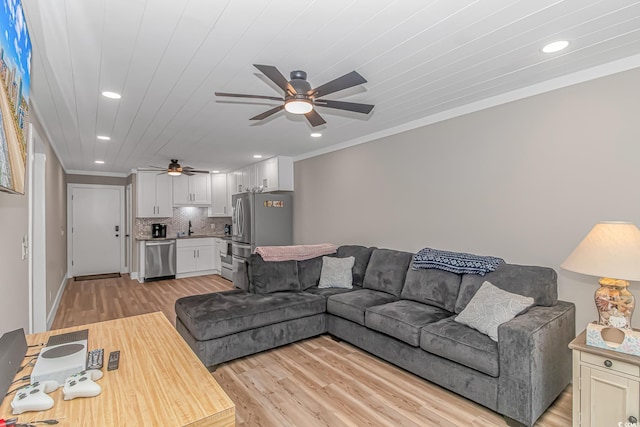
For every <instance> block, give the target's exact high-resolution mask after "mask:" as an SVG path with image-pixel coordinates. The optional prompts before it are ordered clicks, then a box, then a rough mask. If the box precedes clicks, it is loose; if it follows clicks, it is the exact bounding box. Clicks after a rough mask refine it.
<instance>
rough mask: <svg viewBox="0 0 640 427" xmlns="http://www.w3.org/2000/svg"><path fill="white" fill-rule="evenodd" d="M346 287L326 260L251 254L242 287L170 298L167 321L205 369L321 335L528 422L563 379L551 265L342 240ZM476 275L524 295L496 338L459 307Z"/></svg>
mask: <svg viewBox="0 0 640 427" xmlns="http://www.w3.org/2000/svg"><path fill="white" fill-rule="evenodd" d="M333 256H334V257H338V258H348V257H353V258H354V264H353V267H352V270H351V272H352V284H353V287H352V289H344V288H321V287H319V286H318V284H319V281H320V276H321V271H322V265H323V258H322V257H317V258H313V259H310V260H305V261H279V262H265V261H263V260H262V258H261V257H260V256H259V255H255V254H254V255H252V256H251V258H250V260H249V263H248V268H247V270H248V280H247V283H248V289H234V290H230V291H225V292H217V293H211V294H205V295H194V296H189V297H185V298H181V299H179V300H178V301H176V305H175V308H176V315H177V319H176V328H177V330H178V331H179V333H180V334H181V335H182V336H183V338H184V339H185V341H186V342H187V343H188V344H189V345H190V347H191V348H192V349H193V351H194V352H195V353H196V354H197V355H198V357H199V358H200V359H201V360H202V362H203V363H204V364H205V365H206V366H209V367H212V368H213V367H215V366H216V365H218V364H220V363H223V362H226V361H229V360H233V359H236V358H239V357H243V356H247V355H250V354H254V353H257V352H260V351H264V350H268V349H271V348H275V347H278V346H281V345H285V344H289V343H292V342H295V341H298V340H302V339H306V338H310V337H313V336H317V335H320V334H325V333H328V334H330V335H332V336H333V337H335V338H336V339H340V340H344V341H346V342H349V343H351V344H353V345H355V346H357V347H359V348H361V349H363V350H365V351H367V352H369V353H372V354H374V355H376V356H377V357H380V358H382V359H384V360H386V361H388V362H391V363H393V364H395V365H397V366H399V367H401V368H403V369H406V370H407V371H410V372H412V373H414V374H415V375H418V376H420V377H422V378H424V379H426V380H428V381H431V382H433V383H436V384H438V385H440V386H442V387H444V388H447V389H449V390H451V391H453V392H455V393H457V394H459V395H461V396H464V397H466V398H468V399H470V400H472V401H474V402H477V403H479V404H481V405H483V406H485V407H487V408H489V409H491V410H493V411H495V412H498V413H500V414H502V415H503V416H504V417H505V419H506V420H507V422H508V423H509V424H510V425H526V426H531V425H533V424H534V423H535V422H536V420H537V419H538V418H539V417H540V415H542V413H543V412H544V411H545V410H546V409H547V408H548V407H549V405H551V403H552V402H553V401H554V400H555V399H556V397H557V396H558V395H559V394H560V393H561V392H562V391H563V389H564V388H565V387H566V386H567V385H568V384H569V382H570V380H571V353H570V350H569V349H568V347H567V346H568V343H569V342H570V341H571V340H572V339H573V337H574V335H575V333H574V332H575V307H574V305H573V304H572V303H569V302H564V301H558V299H557V275H556V272H555V271H554V270H553V269H550V268H546V267H537V266H520V265H513V264H506V263H505V264H501V265H500V266H498V267H497V268H496V269H495V271H492V272H489V273H487V274H485V275H484V276H481V275H478V274H456V273H451V272H448V271H443V270H438V269H421V270H414V269H412V268H411V262H412V257H413V254H411V253H408V252H402V251H396V250H389V249H378V248H367V247H362V246H341V247H339V248H338V251H337V253H336V254H334V255H333ZM485 281H488V282H490V283H491V284H493V285H494V286H495V287H497V288H499V289H501V290H504V291H507V292H510V293H515V294H518V295H522V296H526V297H530V298H532V299H533V306H532V307H530V308H529V309H528V310H527V311H525V312H524V313H522V314H520V315H518V316H516V317H515V318H513V319H512V320H510V321H507V322H506V323H503V324H501V325H500V326H499V327H498V332H497V341H494V340H493V339H491V338H490V337H489V336H487V335H485V334H483V333H481V332H479V331H478V330H476V329H473V328H471V327H469V326H467V325H465V324H461V323H459V322H457V321H456V320H455V319H456V316H458V315H460V313H461V312H462V311H463V310H464V309H465V307H466V306H467V305H468V304H469V302H470V301H471V300H472V298H473V297H474V295H475V294H476V292H478V290H479V289H480V287H481V286H482V285H483V283H484V282H485Z"/></svg>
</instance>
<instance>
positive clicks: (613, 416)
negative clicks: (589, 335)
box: [569, 331, 640, 427]
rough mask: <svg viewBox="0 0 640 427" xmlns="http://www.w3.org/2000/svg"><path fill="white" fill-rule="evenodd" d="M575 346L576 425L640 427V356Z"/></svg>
mask: <svg viewBox="0 0 640 427" xmlns="http://www.w3.org/2000/svg"><path fill="white" fill-rule="evenodd" d="M585 337H586V333H585V331H582V333H581V334H580V335H578V336H577V337H576V338H575V339H574V340H573V341H571V343H570V344H569V348H570V349H571V350H573V426H574V427H578V426H581V427H585V426H589V427H592V426H593V427H602V426H613V427H617V426H622V427H631V426H633V427H636V426H638V427H640V422H638V420H640V357H638V356H633V355H630V354H624V353H618V352H615V351H611V350H605V349H602V348H598V347H593V346H588V345H587V344H586V340H585Z"/></svg>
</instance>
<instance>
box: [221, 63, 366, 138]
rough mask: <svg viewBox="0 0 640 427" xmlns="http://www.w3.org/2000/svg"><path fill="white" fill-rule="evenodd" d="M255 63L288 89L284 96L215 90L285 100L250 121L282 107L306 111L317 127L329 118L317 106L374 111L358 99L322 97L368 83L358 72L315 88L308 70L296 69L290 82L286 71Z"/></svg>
mask: <svg viewBox="0 0 640 427" xmlns="http://www.w3.org/2000/svg"><path fill="white" fill-rule="evenodd" d="M253 66H254V67H256V68H257V69H258V70H260V71H261V72H262V73H263V74H264V75H265V76H267V77H268V78H269V79H270V80H271V81H273V82H274V83H275V84H276V85H278V87H279V88H280V89H282V90H283V91H284V98H278V97H275V96H262V95H244V94H239V93H223V92H215V94H216V96H230V97H235V98H254V99H269V100H272V101H281V102H283V104H282V105H279V106H277V107H275V108H272V109H271V110H268V111H265V112H264V113H262V114H258V115H257V116H255V117H251V119H249V120H263V119H266V118H267V117H269V116H271V115H273V114H275V113H277V112H279V111H280V110H285V111H288V112H290V113H292V114H304V116H305V117H306V118H307V120H308V121H309V123H310V124H311V126H312V127H315V126H320V125H323V124H325V123H326V121H325V120H324V119H323V118H322V117H321V116H320V114H318V112H317V111H316V110H315V108H314V107H327V108H335V109H338V110H346V111H354V112H356V113H362V114H369V112H371V110H372V109H373V107H374V106H373V105H370V104H360V103H357V102H345V101H331V100H328V99H319V98H321V97H323V96H325V95H329V94H330V93H334V92H338V91H340V90H343V89H347V88H350V87H353V86H358V85H361V84H363V83H366V82H367V81H366V80H365V78H364V77H362V76H361V75H360V74H358V73H357V72H355V71H352V72H350V73H347V74H345V75H344V76H342V77H338V78H337V79H334V80H331V81H330V82H328V83H325V84H323V85H321V86H318V87H316V88H315V89H312V88H311V85H310V84H309V82H308V81H307V73H305V72H304V71H300V70H296V71H292V72H291V80H289V81H287V79H286V78H285V77H284V76H283V75H282V73H281V72H280V71H278V69H277V68H276V67H274V66H272V65H259V64H253Z"/></svg>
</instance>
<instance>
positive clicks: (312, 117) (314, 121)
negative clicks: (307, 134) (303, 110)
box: [304, 110, 327, 127]
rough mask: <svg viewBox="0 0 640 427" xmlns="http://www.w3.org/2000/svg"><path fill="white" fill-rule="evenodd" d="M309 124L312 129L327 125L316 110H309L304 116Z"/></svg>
mask: <svg viewBox="0 0 640 427" xmlns="http://www.w3.org/2000/svg"><path fill="white" fill-rule="evenodd" d="M304 116H305V117H306V118H307V120H309V123H311V126H312V127H316V126H320V125H323V124H325V123H327V122H326V121H325V120H324V119H323V118H322V116H320V114H318V112H317V111H316V110H311V111H309V112H308V113H307V114H305V115H304Z"/></svg>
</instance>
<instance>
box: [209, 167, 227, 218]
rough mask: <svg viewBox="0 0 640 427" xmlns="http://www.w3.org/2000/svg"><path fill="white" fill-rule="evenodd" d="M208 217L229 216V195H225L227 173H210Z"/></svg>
mask: <svg viewBox="0 0 640 427" xmlns="http://www.w3.org/2000/svg"><path fill="white" fill-rule="evenodd" d="M209 216H210V217H220V216H231V211H230V209H229V197H227V175H226V174H224V173H217V174H213V175H211V206H210V207H209Z"/></svg>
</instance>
